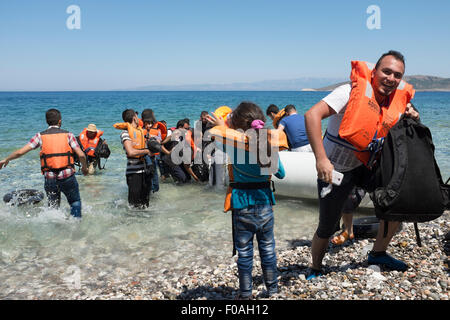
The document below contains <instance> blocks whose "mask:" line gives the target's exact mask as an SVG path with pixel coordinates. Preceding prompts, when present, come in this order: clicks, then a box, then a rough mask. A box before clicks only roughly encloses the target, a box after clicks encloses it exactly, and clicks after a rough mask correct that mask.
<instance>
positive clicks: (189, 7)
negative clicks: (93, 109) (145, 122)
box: [0, 0, 450, 90]
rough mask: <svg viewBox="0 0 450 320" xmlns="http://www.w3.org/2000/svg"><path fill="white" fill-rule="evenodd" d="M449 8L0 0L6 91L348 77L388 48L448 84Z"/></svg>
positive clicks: (232, 0) (241, 0)
mask: <svg viewBox="0 0 450 320" xmlns="http://www.w3.org/2000/svg"><path fill="white" fill-rule="evenodd" d="M72 4H75V5H78V6H79V7H80V9H81V15H80V17H81V29H79V30H69V29H68V28H67V27H66V20H67V18H68V17H69V16H70V14H68V13H66V9H67V7H68V6H70V5H72ZM370 5H377V6H379V8H380V10H381V29H379V30H369V29H368V28H367V26H366V21H367V19H368V18H369V17H370V16H371V14H368V13H366V9H367V8H368V7H369V6H370ZM449 13H450V1H448V0H442V1H434V0H430V1H423V0H421V1H414V0H413V1H404V0H396V1H378V0H370V1H365V0H358V1H350V0H339V1H337V0H334V1H325V0H315V1H300V0H297V1H294V0H292V1H287V0H277V1H275V0H145V1H144V0H142V1H137V0H130V1H118V0H108V1H106V0H102V1H96V0H70V1H65V0H54V1H47V0H45V1H31V0H30V1H22V0H14V1H5V0H2V1H1V2H0V90H109V89H119V88H132V87H137V86H144V85H158V84H163V85H168V84H169V85H171V84H199V83H201V84H203V83H229V82H251V81H259V80H275V79H294V78H300V77H347V76H348V75H349V71H350V70H349V66H350V60H352V59H353V60H354V59H360V60H367V61H376V59H377V58H378V57H379V55H381V54H382V53H383V52H386V51H387V50H389V49H397V50H399V51H401V52H402V53H403V54H404V55H405V57H406V74H410V75H412V74H427V75H436V76H442V77H450V63H449V59H450V55H449V52H450V41H449V39H450V18H449Z"/></svg>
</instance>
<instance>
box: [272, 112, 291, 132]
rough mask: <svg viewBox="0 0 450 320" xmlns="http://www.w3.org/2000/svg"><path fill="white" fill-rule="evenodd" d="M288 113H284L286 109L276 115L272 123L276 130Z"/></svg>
mask: <svg viewBox="0 0 450 320" xmlns="http://www.w3.org/2000/svg"><path fill="white" fill-rule="evenodd" d="M286 115H287V114H286V112H285V111H284V108H283V109H281V110H280V111H278V113H277V114H276V115H275V117H274V118H273V121H272V125H273V127H274V128H275V129H277V128H278V125H279V124H280V121H281V119H283V118H284V117H285V116H286Z"/></svg>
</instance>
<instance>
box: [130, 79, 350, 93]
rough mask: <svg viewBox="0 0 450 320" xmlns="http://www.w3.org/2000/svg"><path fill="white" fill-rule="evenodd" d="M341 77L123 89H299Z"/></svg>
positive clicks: (335, 80) (337, 80)
mask: <svg viewBox="0 0 450 320" xmlns="http://www.w3.org/2000/svg"><path fill="white" fill-rule="evenodd" d="M343 80H344V79H343V78H331V77H330V78H312V77H304V78H297V79H290V80H264V81H257V82H233V83H216V84H186V85H150V86H143V87H137V88H129V89H125V90H127V91H128V90H136V91H300V90H302V89H305V88H319V87H324V86H326V85H329V84H330V83H336V82H339V81H343Z"/></svg>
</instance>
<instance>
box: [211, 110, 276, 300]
mask: <svg viewBox="0 0 450 320" xmlns="http://www.w3.org/2000/svg"><path fill="white" fill-rule="evenodd" d="M209 121H210V122H211V123H213V124H214V125H216V126H220V127H215V128H213V129H212V132H211V133H212V134H213V136H215V141H216V144H217V146H218V148H221V149H223V150H224V151H226V152H227V154H228V155H229V158H230V162H231V163H232V164H231V165H229V168H228V169H229V173H230V188H229V192H228V194H227V196H228V197H227V198H228V199H230V203H229V204H230V207H229V208H226V210H228V209H230V208H232V212H233V213H232V217H233V218H232V220H233V242H234V248H235V249H236V250H237V251H238V260H237V265H238V273H239V289H240V290H239V296H238V298H241V299H250V298H251V297H252V269H253V238H254V236H255V235H256V240H257V241H258V248H259V255H260V258H261V267H262V271H263V278H264V283H265V285H266V288H267V293H268V294H269V295H271V294H274V293H277V292H278V279H277V276H278V274H277V259H276V254H275V238H274V231H273V230H274V214H273V209H272V206H273V205H274V204H275V198H274V195H273V193H272V190H271V188H270V174H268V173H267V172H262V168H263V167H264V165H262V164H261V161H260V159H259V158H260V155H259V154H257V155H255V154H254V153H250V152H249V151H248V150H245V149H239V148H237V147H236V146H235V145H233V143H232V144H231V145H230V144H228V145H226V144H223V141H226V140H225V139H224V140H222V139H221V138H223V137H224V136H227V138H228V141H230V139H229V135H228V134H227V133H225V132H227V131H228V132H229V131H230V130H229V129H226V127H225V121H224V120H223V119H220V118H218V117H217V116H216V115H214V118H212V117H209ZM264 121H265V116H264V113H263V112H262V110H261V108H260V107H258V106H257V105H256V104H254V103H251V102H242V103H241V104H240V105H239V106H238V107H237V108H236V109H235V110H234V111H233V112H232V113H231V114H230V116H228V120H227V125H228V126H229V128H230V129H234V130H237V129H242V130H244V131H247V130H248V129H253V130H254V131H253V132H256V137H257V139H259V137H260V135H261V133H260V130H261V129H263V127H264ZM217 128H222V129H217ZM234 130H231V131H233V132H234V133H236V132H237V131H234ZM263 130H266V129H263ZM249 131H251V130H249ZM237 134H238V133H237ZM241 137H242V136H241ZM253 137H255V135H253ZM249 139H251V138H250V135H249ZM247 149H248V148H247ZM257 153H259V150H258V151H257ZM276 158H277V160H276V161H277V162H278V171H277V172H276V173H275V176H276V177H278V178H280V179H282V178H284V175H285V172H284V168H283V165H282V164H281V162H280V160H279V158H278V157H276ZM226 206H227V204H226Z"/></svg>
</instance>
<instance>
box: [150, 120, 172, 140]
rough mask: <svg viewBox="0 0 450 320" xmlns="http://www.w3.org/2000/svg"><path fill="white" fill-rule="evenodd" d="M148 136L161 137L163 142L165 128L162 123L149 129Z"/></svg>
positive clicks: (165, 133)
mask: <svg viewBox="0 0 450 320" xmlns="http://www.w3.org/2000/svg"><path fill="white" fill-rule="evenodd" d="M148 134H149V135H150V137H157V136H159V135H161V140H164V139H165V138H166V137H167V127H166V126H165V125H164V123H162V122H159V121H158V122H157V123H155V124H154V125H153V126H152V127H151V128H150V130H149V131H148Z"/></svg>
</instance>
